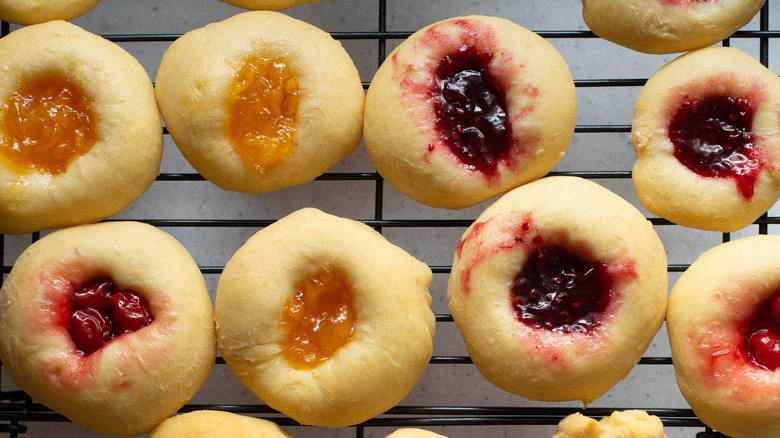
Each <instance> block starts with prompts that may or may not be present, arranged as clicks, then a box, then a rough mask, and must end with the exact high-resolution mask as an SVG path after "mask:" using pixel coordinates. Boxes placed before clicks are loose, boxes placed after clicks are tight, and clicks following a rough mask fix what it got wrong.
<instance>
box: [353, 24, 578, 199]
mask: <svg viewBox="0 0 780 438" xmlns="http://www.w3.org/2000/svg"><path fill="white" fill-rule="evenodd" d="M576 107H577V102H576V94H575V90H574V82H573V81H572V78H571V74H570V73H569V69H568V67H567V65H566V62H565V61H564V60H563V58H562V57H561V55H560V54H559V53H558V52H557V51H556V50H555V48H554V47H553V46H552V45H551V44H549V43H548V42H546V41H545V40H544V39H542V38H541V37H540V36H538V35H536V34H535V33H533V32H531V31H529V30H526V29H524V28H522V27H520V26H518V25H516V24H514V23H512V22H510V21H508V20H504V19H501V18H495V17H483V16H468V17H461V18H453V19H449V20H445V21H441V22H438V23H435V24H432V25H430V26H428V27H425V28H423V29H422V30H420V31H418V32H416V33H415V34H414V35H412V36H411V37H409V38H408V39H407V40H406V41H404V42H403V43H401V44H400V45H399V46H398V47H397V48H396V49H395V50H394V51H393V52H392V53H391V54H390V56H389V57H388V58H387V59H386V60H385V61H384V62H383V63H382V65H381V67H380V68H379V70H378V71H377V73H376V75H375V76H374V79H373V80H372V81H371V85H370V87H369V89H368V94H367V96H366V112H365V124H364V130H365V142H366V148H367V149H368V154H369V157H370V158H371V161H372V162H373V163H374V166H375V167H376V169H377V170H378V171H379V173H380V174H381V175H382V176H383V177H384V178H386V179H387V182H388V183H390V184H391V185H392V186H393V187H395V188H396V189H398V190H399V191H401V192H402V193H404V194H405V195H407V196H409V197H410V198H412V199H414V200H416V201H418V202H421V203H423V204H425V205H429V206H433V207H443V208H450V209H459V208H464V207H467V206H470V205H474V204H476V203H478V202H481V201H484V200H486V199H488V198H490V197H492V196H495V195H497V194H500V193H503V192H505V191H507V190H509V189H511V188H514V187H517V186H518V185H521V184H524V183H526V182H529V181H532V180H534V179H537V178H540V177H542V176H544V175H545V174H546V173H547V172H549V171H550V170H551V169H552V168H553V167H555V165H556V164H557V163H558V161H559V160H560V159H561V158H562V157H563V154H564V152H565V151H566V149H567V148H568V146H569V142H570V141H571V138H572V135H573V133H574V121H575V116H576Z"/></svg>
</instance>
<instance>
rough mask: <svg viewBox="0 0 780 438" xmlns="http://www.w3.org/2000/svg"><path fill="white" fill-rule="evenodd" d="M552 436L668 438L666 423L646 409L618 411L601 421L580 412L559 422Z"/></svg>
mask: <svg viewBox="0 0 780 438" xmlns="http://www.w3.org/2000/svg"><path fill="white" fill-rule="evenodd" d="M552 438H666V434H665V433H664V425H663V423H662V422H661V419H660V418H658V417H656V416H655V415H648V413H647V412H645V411H636V410H635V411H616V412H613V413H612V414H611V415H610V416H608V417H604V418H602V419H601V420H599V421H596V420H594V419H593V418H589V417H586V416H584V415H582V414H580V413H576V414H571V415H569V416H568V417H566V418H564V419H563V420H561V422H560V423H558V430H556V431H555V434H554V435H553V436H552Z"/></svg>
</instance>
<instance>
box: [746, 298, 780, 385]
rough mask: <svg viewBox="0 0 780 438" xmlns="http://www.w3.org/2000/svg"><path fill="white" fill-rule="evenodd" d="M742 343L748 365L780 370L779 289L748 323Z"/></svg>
mask: <svg viewBox="0 0 780 438" xmlns="http://www.w3.org/2000/svg"><path fill="white" fill-rule="evenodd" d="M744 342H745V344H744V348H745V352H746V353H747V358H748V361H750V363H752V364H753V365H755V366H758V367H760V368H765V369H767V370H776V369H777V368H780V289H778V290H777V291H775V293H774V294H773V295H772V297H771V298H770V299H769V300H767V301H766V302H765V303H763V304H762V305H761V306H760V307H759V308H758V310H756V312H755V313H754V314H753V316H752V317H751V319H750V321H748V324H747V327H746V328H745V337H744Z"/></svg>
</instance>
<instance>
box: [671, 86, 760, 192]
mask: <svg viewBox="0 0 780 438" xmlns="http://www.w3.org/2000/svg"><path fill="white" fill-rule="evenodd" d="M753 115H754V110H753V107H752V105H751V104H750V102H749V101H747V100H744V99H736V98H733V97H730V96H718V95H715V96H708V97H706V98H704V99H701V100H696V101H693V102H685V103H684V104H683V105H681V106H680V108H678V109H677V111H676V112H675V114H674V116H672V120H671V123H670V124H669V139H670V140H671V141H672V144H673V145H674V156H675V157H676V158H677V159H678V160H679V161H680V163H682V164H683V165H685V166H686V167H687V168H688V169H690V170H691V171H693V172H695V173H697V174H698V175H701V176H705V177H717V178H734V180H735V181H736V183H737V188H738V190H739V193H740V195H741V196H742V197H743V198H745V199H750V198H752V197H753V190H754V186H755V183H756V180H757V179H758V174H759V172H760V171H761V164H760V163H759V160H758V158H757V156H756V155H757V154H756V152H755V149H754V138H755V134H753V131H752V126H753Z"/></svg>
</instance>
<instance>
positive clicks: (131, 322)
mask: <svg viewBox="0 0 780 438" xmlns="http://www.w3.org/2000/svg"><path fill="white" fill-rule="evenodd" d="M72 305H73V306H72V310H71V312H70V315H69V316H68V331H69V332H70V335H71V337H72V338H73V341H74V342H75V343H76V348H77V349H78V351H79V353H81V354H82V355H84V356H89V355H90V354H92V353H94V352H95V351H97V350H98V349H100V347H102V346H103V345H105V344H106V343H107V342H108V341H110V340H112V339H114V338H116V337H117V336H121V335H123V334H125V333H132V332H134V331H136V330H138V329H140V328H142V327H146V326H147V325H149V324H151V323H152V321H154V317H153V316H152V312H151V310H150V309H149V304H148V303H147V302H146V300H145V299H144V298H143V297H142V296H140V295H138V294H137V293H135V292H132V291H127V290H117V287H116V285H115V284H114V282H112V281H111V280H107V279H101V280H95V281H92V282H89V283H87V284H85V285H84V286H82V287H81V288H80V289H78V290H76V291H75V292H73V297H72Z"/></svg>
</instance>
